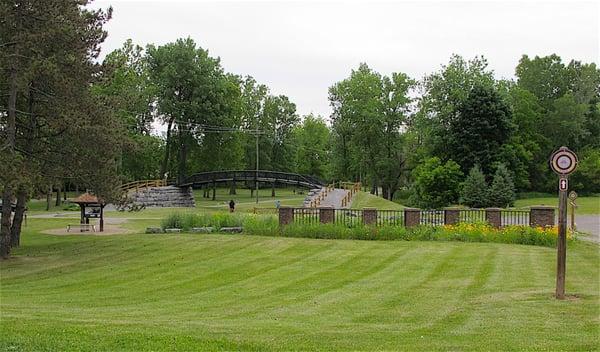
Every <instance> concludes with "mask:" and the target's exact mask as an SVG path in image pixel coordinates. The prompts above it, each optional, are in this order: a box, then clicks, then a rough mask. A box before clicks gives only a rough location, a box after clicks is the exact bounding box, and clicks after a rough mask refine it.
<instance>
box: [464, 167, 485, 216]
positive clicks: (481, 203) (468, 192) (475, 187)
mask: <svg viewBox="0 0 600 352" xmlns="http://www.w3.org/2000/svg"><path fill="white" fill-rule="evenodd" d="M488 194H489V192H488V185H487V183H486V182H485V175H484V174H483V172H481V169H480V168H479V165H475V166H473V167H472V168H471V170H470V171H469V176H467V178H466V180H465V182H464V183H463V186H462V190H461V193H460V203H461V204H464V205H467V206H469V207H471V208H485V207H487V206H489V205H490V202H489V198H488Z"/></svg>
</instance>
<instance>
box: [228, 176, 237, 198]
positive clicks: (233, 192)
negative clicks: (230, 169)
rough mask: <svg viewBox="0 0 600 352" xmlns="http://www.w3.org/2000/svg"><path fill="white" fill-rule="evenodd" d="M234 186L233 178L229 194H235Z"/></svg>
mask: <svg viewBox="0 0 600 352" xmlns="http://www.w3.org/2000/svg"><path fill="white" fill-rule="evenodd" d="M235 186H236V184H235V180H233V181H231V185H230V187H229V194H230V195H236V194H237V193H236V190H235Z"/></svg>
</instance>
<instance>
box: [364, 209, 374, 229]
mask: <svg viewBox="0 0 600 352" xmlns="http://www.w3.org/2000/svg"><path fill="white" fill-rule="evenodd" d="M362 216H363V224H364V225H377V209H375V208H364V209H363V211H362Z"/></svg>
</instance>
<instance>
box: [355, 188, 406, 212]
mask: <svg viewBox="0 0 600 352" xmlns="http://www.w3.org/2000/svg"><path fill="white" fill-rule="evenodd" d="M350 208H351V209H363V208H376V209H381V210H400V209H404V206H403V205H401V204H398V203H395V202H391V201H389V200H387V199H384V198H381V197H378V196H376V195H373V194H371V193H368V192H363V191H360V192H358V193H356V195H355V196H354V198H353V199H352V204H351V205H350Z"/></svg>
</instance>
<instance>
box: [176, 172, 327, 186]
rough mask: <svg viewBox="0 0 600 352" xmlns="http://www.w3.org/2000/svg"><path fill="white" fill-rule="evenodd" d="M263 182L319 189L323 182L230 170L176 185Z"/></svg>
mask: <svg viewBox="0 0 600 352" xmlns="http://www.w3.org/2000/svg"><path fill="white" fill-rule="evenodd" d="M234 181H235V182H248V181H249V182H257V181H258V182H263V183H277V184H287V185H294V186H298V187H306V188H321V187H323V186H325V182H324V181H323V180H321V179H319V178H317V177H315V176H309V175H300V174H295V173H290V172H280V171H266V170H259V171H258V172H257V171H256V170H231V171H210V172H200V173H197V174H193V175H191V176H188V177H187V178H186V179H185V180H184V181H183V182H180V183H179V184H177V186H179V187H190V186H191V187H194V188H196V187H201V186H204V185H212V184H216V183H225V182H234Z"/></svg>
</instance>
